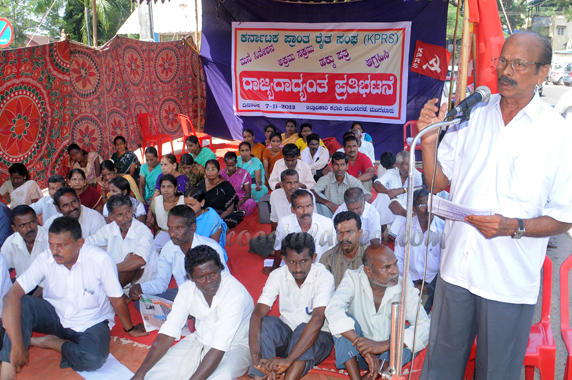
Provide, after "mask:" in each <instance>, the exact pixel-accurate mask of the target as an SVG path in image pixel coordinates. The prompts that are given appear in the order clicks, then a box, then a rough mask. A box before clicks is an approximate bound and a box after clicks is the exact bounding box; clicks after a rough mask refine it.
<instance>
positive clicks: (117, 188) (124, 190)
mask: <svg viewBox="0 0 572 380" xmlns="http://www.w3.org/2000/svg"><path fill="white" fill-rule="evenodd" d="M107 186H108V187H109V196H110V197H112V196H114V195H117V194H123V195H127V196H128V197H129V198H130V199H131V203H132V204H133V217H134V218H135V219H137V220H138V221H140V222H141V223H145V221H146V220H147V212H146V211H145V206H144V205H143V203H141V202H139V201H138V200H137V199H135V198H133V197H132V196H131V188H130V187H129V182H127V180H126V179H125V178H123V177H119V176H117V177H115V178H112V179H111V180H110V181H109V183H108V184H107ZM103 217H104V218H105V221H106V222H107V223H111V222H112V220H111V218H110V217H109V210H108V209H107V203H106V204H105V205H104V206H103Z"/></svg>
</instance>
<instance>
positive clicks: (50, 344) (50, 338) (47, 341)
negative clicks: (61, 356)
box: [30, 335, 66, 352]
mask: <svg viewBox="0 0 572 380" xmlns="http://www.w3.org/2000/svg"><path fill="white" fill-rule="evenodd" d="M65 342H66V341H65V340H63V339H62V338H58V337H57V336H55V335H46V336H42V337H32V339H30V345H31V346H34V347H39V348H47V349H50V350H56V351H58V352H61V351H62V345H63V344H64V343H65Z"/></svg>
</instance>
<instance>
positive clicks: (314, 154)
mask: <svg viewBox="0 0 572 380" xmlns="http://www.w3.org/2000/svg"><path fill="white" fill-rule="evenodd" d="M306 141H308V146H307V147H306V148H305V149H304V150H302V151H301V152H300V159H301V160H302V161H304V162H305V163H307V164H308V165H309V166H310V169H311V170H312V174H313V175H314V180H315V181H318V180H319V179H320V178H321V177H322V176H323V174H322V170H323V169H324V168H325V167H326V166H327V165H328V161H329V159H330V152H329V151H328V149H327V148H326V147H325V146H322V145H320V142H321V141H322V140H320V136H318V135H317V134H315V133H312V134H310V135H308V137H306Z"/></svg>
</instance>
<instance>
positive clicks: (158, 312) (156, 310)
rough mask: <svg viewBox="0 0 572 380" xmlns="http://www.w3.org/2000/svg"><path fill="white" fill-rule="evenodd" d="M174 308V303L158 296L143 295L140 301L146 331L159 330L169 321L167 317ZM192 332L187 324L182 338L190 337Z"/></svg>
mask: <svg viewBox="0 0 572 380" xmlns="http://www.w3.org/2000/svg"><path fill="white" fill-rule="evenodd" d="M172 308H173V302H171V301H169V300H166V299H164V298H161V297H157V296H149V295H146V294H143V295H141V298H140V299H139V310H140V312H141V318H143V325H144V326H145V331H147V332H150V331H155V330H159V329H160V328H161V326H163V323H165V321H166V320H167V315H169V313H170V312H171V309H172ZM190 334H191V332H190V331H189V329H188V328H187V324H185V326H183V330H182V332H181V335H182V336H187V335H190Z"/></svg>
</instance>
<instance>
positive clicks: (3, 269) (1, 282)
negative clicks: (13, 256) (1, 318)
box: [0, 255, 12, 315]
mask: <svg viewBox="0 0 572 380" xmlns="http://www.w3.org/2000/svg"><path fill="white" fill-rule="evenodd" d="M11 287H12V280H10V272H9V271H8V264H6V260H5V259H4V256H2V255H0V315H2V306H3V305H4V301H3V300H4V296H5V295H6V293H8V290H10V288H11Z"/></svg>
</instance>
